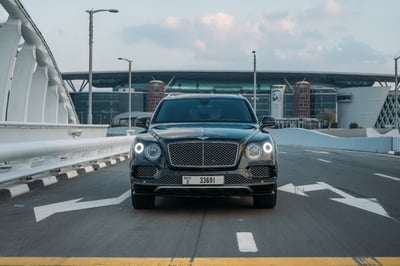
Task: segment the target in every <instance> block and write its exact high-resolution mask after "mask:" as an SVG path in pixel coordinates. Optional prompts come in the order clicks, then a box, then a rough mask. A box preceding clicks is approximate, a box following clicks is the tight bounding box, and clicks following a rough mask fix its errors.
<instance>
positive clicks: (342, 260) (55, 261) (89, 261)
mask: <svg viewBox="0 0 400 266" xmlns="http://www.w3.org/2000/svg"><path fill="white" fill-rule="evenodd" d="M0 264H1V265H7V266H11V265H12V266H14V265H48V266H50V265H60V266H67V265H68V266H74V265H87V266H95V265H96V266H98V265H125V266H126V265H143V266H150V265H160V266H163V265H165V266H168V265H181V266H186V265H187V266H203V265H204V266H206V265H215V266H226V265H246V266H259V265H265V266H267V265H276V266H281V265H297V266H310V265H313V266H320V265H321V266H322V265H324V266H325V265H334V266H360V265H385V266H398V265H400V257H289V258H285V257H259V258H251V257H234V258H232V257H231V258H185V257H183V258H175V257H172V258H170V257H163V258H126V257H125V258H117V257H113V258H105V257H102V258H96V257H86V258H82V257H80V258H79V257H0Z"/></svg>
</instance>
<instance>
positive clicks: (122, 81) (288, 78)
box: [63, 71, 400, 128]
mask: <svg viewBox="0 0 400 266" xmlns="http://www.w3.org/2000/svg"><path fill="white" fill-rule="evenodd" d="M63 79H64V80H65V81H66V82H67V83H68V84H69V85H70V88H71V92H70V95H71V98H72V101H73V102H74V104H75V109H76V112H77V114H78V117H79V119H80V122H81V123H86V122H87V110H88V93H87V92H86V90H85V86H86V85H87V73H86V74H85V73H64V74H63ZM393 80H394V76H390V75H378V74H376V75H371V74H343V73H314V72H312V73H305V72H301V73H299V72H259V73H257V82H256V112H257V116H258V117H261V116H263V115H272V116H273V117H275V118H276V119H277V121H278V125H280V126H282V127H287V126H291V127H296V126H299V127H310V123H309V122H310V121H311V122H313V125H312V126H311V127H315V126H321V125H320V124H318V123H319V117H320V114H321V112H323V111H324V110H329V111H332V112H334V113H335V114H336V122H337V126H338V127H342V128H348V127H349V125H350V124H351V123H356V124H357V125H358V126H360V127H364V128H366V127H378V128H382V127H389V126H392V125H394V121H395V117H394V114H395V111H394V107H395V99H394V95H393V90H392V91H390V86H389V85H388V83H390V82H392V81H393ZM79 82H81V83H80V84H81V85H80V86H76V84H77V83H79ZM376 85H378V86H376ZM93 86H94V90H93V95H92V97H93V105H92V108H93V111H92V112H93V123H94V124H112V121H113V118H114V117H115V116H117V115H120V114H121V113H127V112H128V109H129V108H128V106H129V105H128V102H129V95H130V97H131V112H151V111H153V110H154V107H155V106H156V104H157V103H158V102H159V101H160V100H161V99H162V98H163V97H165V96H166V95H168V94H177V93H224V94H241V95H243V96H244V97H246V98H247V99H248V100H249V102H250V103H251V104H252V105H253V103H254V80H253V72H235V71H232V72H221V71H139V72H135V73H133V74H132V85H131V91H130V93H129V88H128V73H127V72H95V73H93ZM96 88H111V89H110V90H109V91H107V92H104V91H102V92H100V91H97V90H96ZM397 100H398V101H399V102H400V97H398V99H397ZM399 106H400V104H399ZM317 124H318V125H317Z"/></svg>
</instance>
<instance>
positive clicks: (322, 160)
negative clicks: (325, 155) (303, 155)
mask: <svg viewBox="0 0 400 266" xmlns="http://www.w3.org/2000/svg"><path fill="white" fill-rule="evenodd" d="M317 160H318V161H321V162H324V163H331V162H332V161H328V160H324V159H317Z"/></svg>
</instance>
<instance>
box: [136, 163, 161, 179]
mask: <svg viewBox="0 0 400 266" xmlns="http://www.w3.org/2000/svg"><path fill="white" fill-rule="evenodd" d="M157 172H158V169H157V168H156V167H154V166H151V165H139V166H136V167H135V169H134V171H133V176H134V177H138V178H151V177H153V176H154V175H155V174H156V173H157Z"/></svg>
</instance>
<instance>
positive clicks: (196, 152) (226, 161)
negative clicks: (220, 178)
mask: <svg viewBox="0 0 400 266" xmlns="http://www.w3.org/2000/svg"><path fill="white" fill-rule="evenodd" d="M238 149H239V145H238V144H237V143H230V142H205V141H203V142H181V143H171V144H169V145H168V155H169V158H170V161H171V165H172V166H174V167H232V166H234V165H235V164H236V160H237V154H238Z"/></svg>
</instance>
